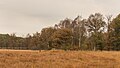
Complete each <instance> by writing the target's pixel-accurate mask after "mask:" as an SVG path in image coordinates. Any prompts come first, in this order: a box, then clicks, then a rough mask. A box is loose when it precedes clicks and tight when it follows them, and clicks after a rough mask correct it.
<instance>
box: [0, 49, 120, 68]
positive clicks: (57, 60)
mask: <svg viewBox="0 0 120 68" xmlns="http://www.w3.org/2000/svg"><path fill="white" fill-rule="evenodd" d="M0 68H120V52H117V51H115V52H114V51H110V52H108V51H102V52H101V51H96V52H94V51H62V50H53V51H30V50H29V51H27V50H22V51H19V50H0Z"/></svg>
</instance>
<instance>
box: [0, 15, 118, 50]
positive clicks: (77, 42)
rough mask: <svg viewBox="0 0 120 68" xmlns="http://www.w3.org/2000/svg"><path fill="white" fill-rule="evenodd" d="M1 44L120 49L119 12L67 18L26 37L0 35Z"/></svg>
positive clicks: (30, 47)
mask: <svg viewBox="0 0 120 68" xmlns="http://www.w3.org/2000/svg"><path fill="white" fill-rule="evenodd" d="M0 48H6V49H7V48H8V49H32V50H50V49H53V48H54V49H63V50H108V51H110V50H120V15H118V16H117V17H116V18H114V19H112V15H108V16H106V17H104V16H103V15H102V14H100V13H95V14H91V15H90V16H89V17H88V19H82V17H81V16H78V17H76V18H75V19H74V20H72V19H68V18H66V19H65V20H62V21H60V23H58V24H55V26H54V27H47V28H43V29H42V30H41V32H36V33H34V34H33V35H30V34H28V35H27V36H26V37H25V38H22V37H16V35H15V34H11V35H9V34H6V35H3V34H1V35H0Z"/></svg>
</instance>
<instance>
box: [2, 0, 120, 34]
mask: <svg viewBox="0 0 120 68" xmlns="http://www.w3.org/2000/svg"><path fill="white" fill-rule="evenodd" d="M95 12H100V13H102V14H104V15H108V14H112V15H113V16H116V15H118V14H119V13H120V0H0V33H16V34H17V35H19V36H22V35H26V34H27V33H35V32H36V31H38V32H40V30H41V29H42V28H43V27H47V26H53V25H54V24H55V23H59V21H60V20H62V19H65V18H66V17H68V18H71V19H74V18H75V17H76V16H77V15H82V17H83V18H87V17H88V16H89V15H90V14H91V13H95Z"/></svg>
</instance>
